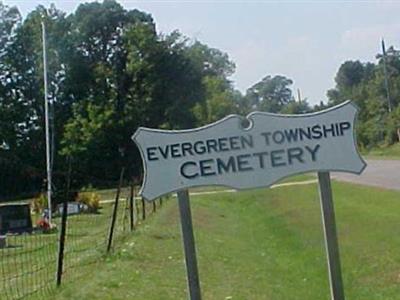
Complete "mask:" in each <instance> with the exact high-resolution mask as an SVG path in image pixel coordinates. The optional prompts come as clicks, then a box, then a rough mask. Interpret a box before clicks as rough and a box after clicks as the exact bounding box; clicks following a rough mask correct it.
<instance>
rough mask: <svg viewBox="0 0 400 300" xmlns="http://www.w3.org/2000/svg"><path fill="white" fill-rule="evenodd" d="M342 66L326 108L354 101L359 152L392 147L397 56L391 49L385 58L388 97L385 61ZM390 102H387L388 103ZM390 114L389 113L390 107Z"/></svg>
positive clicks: (399, 73)
mask: <svg viewBox="0 0 400 300" xmlns="http://www.w3.org/2000/svg"><path fill="white" fill-rule="evenodd" d="M377 58H378V59H379V60H378V63H377V64H373V63H361V62H359V61H346V62H344V63H343V64H342V65H341V66H340V68H339V70H338V72H337V74H336V77H335V81H336V87H335V88H334V89H331V90H329V91H328V93H327V95H328V98H329V105H335V104H338V103H341V102H343V101H345V100H348V99H351V100H353V101H354V102H355V103H356V104H357V106H358V107H359V109H360V112H359V122H358V128H357V137H358V142H359V144H360V146H361V147H362V148H365V149H371V148H374V147H377V146H379V145H391V144H393V143H396V142H398V141H399V138H400V135H399V133H400V132H399V129H400V113H399V103H400V54H399V52H398V51H397V50H395V49H394V48H393V47H390V48H389V49H388V51H387V55H386V64H387V70H388V72H387V75H388V76H387V79H388V88H389V94H388V93H387V89H386V84H385V73H384V65H383V64H384V61H383V57H382V56H381V55H378V56H377ZM388 98H389V99H388ZM388 101H390V103H391V108H392V111H391V112H389V103H388Z"/></svg>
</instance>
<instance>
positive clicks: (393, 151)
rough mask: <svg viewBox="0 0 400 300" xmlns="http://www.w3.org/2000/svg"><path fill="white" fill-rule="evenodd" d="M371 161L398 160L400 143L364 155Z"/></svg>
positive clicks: (399, 157) (375, 149)
mask: <svg viewBox="0 0 400 300" xmlns="http://www.w3.org/2000/svg"><path fill="white" fill-rule="evenodd" d="M364 154H365V155H366V156H367V158H372V159H374V158H375V159H400V143H397V144H394V145H391V146H389V147H378V148H374V149H372V150H370V151H368V152H365V153H364Z"/></svg>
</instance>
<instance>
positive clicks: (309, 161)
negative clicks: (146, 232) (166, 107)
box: [132, 101, 366, 201]
mask: <svg viewBox="0 0 400 300" xmlns="http://www.w3.org/2000/svg"><path fill="white" fill-rule="evenodd" d="M357 111H358V109H357V107H356V106H355V105H354V104H353V103H352V102H351V101H346V102H344V103H342V104H340V105H337V106H335V107H331V108H329V109H327V110H324V111H320V112H317V113H311V114H303V115H281V114H271V113H265V112H253V113H251V114H249V115H248V116H247V120H248V121H249V123H250V125H249V126H248V128H243V127H242V126H241V124H243V118H242V117H240V116H237V115H229V116H227V117H225V118H223V119H221V120H219V121H217V122H215V123H212V124H209V125H206V126H203V127H199V128H195V129H189V130H159V129H150V128H144V127H140V128H139V129H138V130H137V131H136V132H135V134H134V135H133V137H132V139H133V140H134V141H135V143H136V144H137V146H138V148H139V150H140V154H141V157H142V160H143V165H144V180H143V185H142V189H141V192H140V193H141V195H142V196H143V197H144V198H145V199H147V200H149V201H151V200H154V199H156V198H158V197H160V196H162V195H164V194H167V193H171V192H174V191H178V190H182V189H186V188H189V187H198V186H209V185H219V186H227V187H231V188H235V189H239V190H240V189H249V188H258V187H268V186H270V185H272V184H274V183H275V182H277V181H279V180H281V179H282V178H285V177H288V176H291V175H295V174H300V173H305V172H310V171H340V172H350V173H355V174H360V173H361V172H362V171H363V170H364V168H365V167H366V163H365V161H364V160H363V159H362V158H361V156H360V154H359V153H358V151H357V146H356V138H355V129H354V124H355V120H356V116H357Z"/></svg>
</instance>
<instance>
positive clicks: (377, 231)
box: [49, 183, 400, 300]
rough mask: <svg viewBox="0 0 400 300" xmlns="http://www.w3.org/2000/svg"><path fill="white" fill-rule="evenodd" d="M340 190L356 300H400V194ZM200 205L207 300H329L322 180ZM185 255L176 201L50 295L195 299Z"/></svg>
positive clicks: (341, 186)
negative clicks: (399, 232) (188, 281)
mask: <svg viewBox="0 0 400 300" xmlns="http://www.w3.org/2000/svg"><path fill="white" fill-rule="evenodd" d="M333 188H334V201H335V206H336V218H337V224H338V233H339V244H340V251H341V259H342V269H343V278H344V286H345V293H346V297H347V298H346V299H363V300H364V299H366V300H368V299H371V300H376V299H385V300H387V299H400V251H399V249H400V236H399V235H397V234H396V233H397V232H396V228H398V227H399V226H400V218H399V211H400V201H399V198H400V193H398V192H393V191H386V190H380V189H376V188H367V187H363V186H356V185H350V184H345V183H334V185H333ZM191 203H192V213H193V218H194V226H195V235H196V242H197V252H198V261H199V271H200V278H201V286H202V293H203V298H204V299H261V300H263V299H302V300H303V299H329V286H328V279H327V268H326V261H325V252H324V241H323V233H322V228H321V226H322V225H321V217H320V206H319V199H318V192H317V187H316V185H315V184H311V185H304V186H293V187H283V188H277V189H269V190H267V189H266V190H257V191H247V192H241V193H229V194H220V195H207V196H196V197H192V199H191ZM182 252H183V251H182V244H181V235H180V225H179V215H178V212H177V206H176V200H174V199H171V200H169V201H168V202H167V203H166V205H164V208H163V209H162V210H160V211H159V213H158V214H156V215H154V216H153V217H151V218H150V219H149V220H148V221H147V222H146V224H145V225H143V226H140V227H139V228H138V229H137V231H136V232H135V233H134V234H133V235H130V236H129V237H128V238H126V239H125V240H124V242H123V244H122V245H121V246H120V247H117V248H116V249H115V252H114V253H113V254H112V255H110V256H107V257H104V258H103V259H101V260H98V261H96V262H94V263H93V264H90V265H86V266H83V267H82V268H81V269H82V275H81V276H80V277H79V278H78V279H77V280H75V281H73V282H67V283H66V284H65V285H63V286H62V287H61V288H60V289H59V290H58V291H57V292H56V293H55V294H54V295H51V297H49V299H59V300H61V299H146V300H147V299H148V300H151V299H154V300H159V299H174V300H175V299H187V292H186V277H185V268H184V260H183V253H182ZM83 270H84V272H83ZM85 274H86V275H85Z"/></svg>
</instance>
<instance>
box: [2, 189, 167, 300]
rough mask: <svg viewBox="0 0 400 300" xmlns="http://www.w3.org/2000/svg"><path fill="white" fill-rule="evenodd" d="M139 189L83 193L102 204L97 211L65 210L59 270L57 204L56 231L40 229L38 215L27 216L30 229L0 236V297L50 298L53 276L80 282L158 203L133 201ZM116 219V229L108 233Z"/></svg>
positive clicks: (59, 216)
mask: <svg viewBox="0 0 400 300" xmlns="http://www.w3.org/2000/svg"><path fill="white" fill-rule="evenodd" d="M137 190H138V188H137V186H135V185H132V186H125V187H123V188H121V189H120V193H118V188H114V189H109V190H100V191H97V190H86V191H85V193H94V194H96V195H98V196H99V199H100V201H99V204H100V205H99V207H98V208H97V209H96V210H95V211H90V210H83V212H79V213H70V212H69V207H68V209H67V210H66V213H67V215H66V231H65V241H64V245H65V246H64V251H63V259H62V272H60V269H59V254H60V245H61V244H60V241H61V239H62V238H61V235H60V233H61V232H62V230H61V228H62V222H61V221H62V212H63V209H61V208H60V206H59V207H58V209H57V210H56V211H55V212H54V216H53V223H54V224H55V225H56V229H49V230H44V229H43V228H42V227H40V226H39V225H38V224H39V223H40V222H38V220H40V217H41V216H40V214H37V213H31V217H32V223H33V224H34V226H33V229H32V230H31V231H29V232H22V233H15V234H13V233H10V232H7V233H4V232H3V235H0V298H1V299H4V300H9V299H10V300H11V299H31V298H34V299H43V298H51V294H52V293H53V292H54V291H55V287H56V286H57V278H59V279H60V282H62V283H65V282H69V281H74V280H78V279H79V278H80V276H82V275H84V274H85V266H87V265H89V264H92V263H98V262H99V261H101V259H102V258H104V257H105V256H106V255H107V254H108V252H110V251H107V250H108V247H107V246H108V245H111V248H110V249H109V250H111V252H112V249H113V248H115V247H118V245H122V244H123V241H124V239H125V238H127V237H128V236H129V235H130V234H133V233H134V230H135V228H136V227H137V226H139V225H140V224H141V223H142V222H143V221H145V220H146V219H147V218H148V217H149V216H150V215H151V214H153V213H154V212H156V211H157V210H158V208H159V207H160V206H161V205H162V200H161V199H160V200H158V201H155V202H153V203H148V202H145V201H142V199H140V198H138V197H137ZM117 194H119V197H116V195H117ZM115 208H117V210H116V211H115V214H114V209H115ZM114 216H115V220H114V221H115V225H114V227H113V232H112V234H111V235H110V232H111V228H112V227H111V224H112V221H113V217H114ZM0 222H1V217H0ZM0 229H1V227H0ZM110 236H111V237H112V240H111V241H110ZM61 279H62V280H61Z"/></svg>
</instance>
